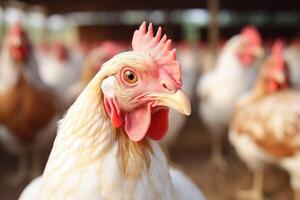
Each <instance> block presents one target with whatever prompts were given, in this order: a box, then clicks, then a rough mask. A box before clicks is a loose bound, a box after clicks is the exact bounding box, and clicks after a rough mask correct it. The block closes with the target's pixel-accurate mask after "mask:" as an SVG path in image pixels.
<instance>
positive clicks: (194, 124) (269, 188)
mask: <svg viewBox="0 0 300 200" xmlns="http://www.w3.org/2000/svg"><path fill="white" fill-rule="evenodd" d="M209 153H210V137H209V134H208V133H207V132H206V131H204V129H203V128H202V126H201V123H200V122H199V119H198V117H197V114H196V113H194V115H192V116H191V117H190V118H189V120H188V122H187V124H186V125H185V127H184V129H183V130H182V132H181V133H180V135H179V136H178V138H177V140H176V143H174V145H173V146H172V148H171V158H172V160H173V161H174V162H175V163H177V165H178V166H179V167H180V168H181V169H182V170H183V171H185V172H186V174H187V175H188V176H190V177H191V178H192V179H193V180H194V181H195V182H196V184H197V185H198V186H199V187H200V188H201V190H202V191H203V193H204V194H205V196H206V198H207V199H208V200H234V199H236V198H235V193H236V191H238V190H242V189H247V188H249V187H250V186H251V177H252V175H251V173H250V172H249V170H248V169H247V168H246V167H245V165H244V164H243V163H242V162H241V161H239V159H238V158H237V156H236V155H235V153H234V151H233V150H232V149H231V147H230V145H228V144H226V145H225V154H226V159H227V161H228V163H229V167H228V170H227V171H226V172H225V173H221V172H219V171H218V170H216V169H215V168H214V167H213V166H212V164H211V163H210V162H209V158H210V157H209ZM45 159H46V158H45ZM15 166H16V158H14V157H12V156H9V155H7V154H6V153H5V152H3V151H1V152H0V177H1V180H0V200H15V199H17V198H18V196H19V194H20V192H21V191H22V189H23V187H24V186H25V185H23V186H20V187H12V186H9V185H7V184H6V182H7V178H6V177H9V175H10V174H13V173H14V171H15ZM264 184H265V185H264V197H265V199H269V200H290V199H292V192H291V190H290V187H289V178H288V175H287V174H286V172H284V171H282V170H280V169H276V168H274V167H270V168H268V169H267V170H266V174H265V183H264Z"/></svg>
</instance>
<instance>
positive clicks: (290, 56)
mask: <svg viewBox="0 0 300 200" xmlns="http://www.w3.org/2000/svg"><path fill="white" fill-rule="evenodd" d="M284 57H285V60H286V62H287V64H288V66H289V70H290V72H291V73H290V78H291V84H292V85H291V86H292V87H296V88H300V39H296V40H294V41H293V42H292V43H291V45H289V46H288V47H287V48H286V49H285V52H284Z"/></svg>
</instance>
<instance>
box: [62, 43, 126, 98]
mask: <svg viewBox="0 0 300 200" xmlns="http://www.w3.org/2000/svg"><path fill="white" fill-rule="evenodd" d="M124 50H125V48H124V47H123V45H121V44H119V43H116V42H113V41H105V42H103V43H101V45H100V46H99V47H96V48H94V49H93V50H90V52H89V53H87V55H86V57H85V61H84V63H83V68H82V72H81V75H80V78H79V80H78V81H77V82H76V83H75V84H73V85H72V86H71V87H70V88H69V89H68V92H67V98H68V103H69V104H72V103H73V102H74V100H75V99H76V98H77V97H78V95H79V94H80V93H81V91H82V90H83V89H84V88H85V86H86V85H87V84H88V83H89V82H90V81H91V80H92V78H93V77H94V76H95V75H96V74H97V72H98V71H99V70H100V67H101V66H102V64H103V63H105V62H106V61H107V60H109V59H111V58H112V57H113V56H114V55H116V54H118V53H120V52H122V51H124Z"/></svg>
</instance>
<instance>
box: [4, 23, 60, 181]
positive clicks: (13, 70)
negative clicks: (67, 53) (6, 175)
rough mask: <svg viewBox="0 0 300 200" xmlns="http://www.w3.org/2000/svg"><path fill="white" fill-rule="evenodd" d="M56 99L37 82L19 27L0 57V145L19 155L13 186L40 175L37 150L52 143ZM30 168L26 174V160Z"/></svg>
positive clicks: (28, 46) (11, 33) (28, 47)
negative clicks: (30, 157) (31, 164)
mask: <svg viewBox="0 0 300 200" xmlns="http://www.w3.org/2000/svg"><path fill="white" fill-rule="evenodd" d="M56 100H57V99H56V96H55V94H54V93H52V92H51V91H50V90H49V89H48V88H47V87H46V86H45V85H44V84H43V83H42V81H41V79H40V76H39V74H38V68H37V63H36V61H35V57H34V53H33V49H32V45H31V43H30V41H29V39H28V37H27V35H26V33H25V32H24V30H23V28H22V26H21V24H20V23H18V22H17V23H16V24H14V25H13V27H12V28H11V30H10V31H9V33H8V35H7V37H6V39H5V41H4V44H3V51H2V52H1V55H0V124H1V125H3V126H4V127H3V128H1V129H5V131H1V134H0V135H1V136H0V139H1V143H3V144H4V147H9V148H7V150H8V151H10V152H11V153H16V154H18V155H19V167H18V173H16V176H13V178H12V181H13V183H16V184H17V183H20V182H21V181H23V180H24V179H25V178H26V177H27V176H28V175H31V176H36V175H37V174H40V171H39V168H40V167H41V166H40V164H41V163H40V162H39V148H40V147H41V146H43V145H45V142H49V140H48V138H49V137H50V138H51V134H50V133H52V132H53V134H52V139H54V137H53V135H54V134H55V127H56V120H57V119H58V118H57V116H56V115H57V113H58V110H59V104H58V103H57V102H55V101H56ZM29 154H32V156H33V161H32V162H33V166H32V170H31V172H30V174H29V172H28V170H29V169H28V167H29V166H28V162H29V160H28V156H29Z"/></svg>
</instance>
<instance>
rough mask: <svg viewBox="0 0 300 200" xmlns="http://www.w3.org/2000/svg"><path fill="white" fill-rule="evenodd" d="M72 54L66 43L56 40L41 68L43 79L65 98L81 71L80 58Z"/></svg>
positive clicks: (42, 61)
mask: <svg viewBox="0 0 300 200" xmlns="http://www.w3.org/2000/svg"><path fill="white" fill-rule="evenodd" d="M72 55H73V54H72V53H71V51H70V50H69V49H68V48H67V46H66V45H64V44H63V43H61V42H56V43H54V44H53V46H52V47H51V50H50V53H49V54H48V55H47V56H45V57H44V59H42V60H41V63H40V68H39V69H40V74H41V78H42V80H43V81H44V82H45V83H46V84H47V85H48V86H50V87H52V88H53V89H54V90H55V91H56V92H58V93H59V94H60V95H61V96H62V97H64V98H67V97H65V94H66V92H67V90H68V88H69V87H70V86H71V85H72V84H74V83H75V82H76V81H77V80H78V79H79V76H80V73H81V65H80V63H78V60H77V59H78V58H77V57H76V56H74V57H73V56H72ZM75 55H76V54H75Z"/></svg>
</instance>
